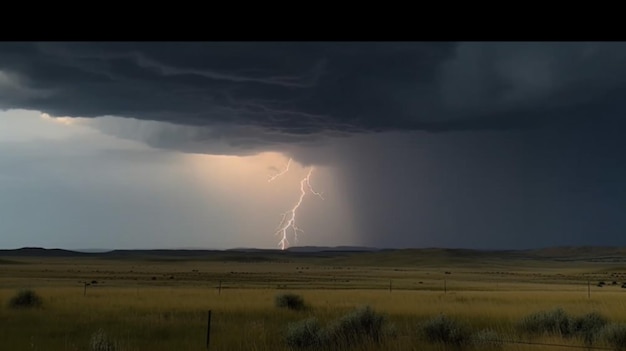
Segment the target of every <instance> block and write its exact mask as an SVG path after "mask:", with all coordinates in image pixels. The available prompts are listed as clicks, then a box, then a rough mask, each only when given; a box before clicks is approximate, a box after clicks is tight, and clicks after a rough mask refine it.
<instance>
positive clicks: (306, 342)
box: [287, 317, 324, 349]
mask: <svg viewBox="0 0 626 351" xmlns="http://www.w3.org/2000/svg"><path fill="white" fill-rule="evenodd" d="M323 345H324V340H323V335H322V328H321V327H320V325H319V322H318V321H317V319H316V318H315V317H313V318H309V319H305V320H303V321H300V322H296V323H290V324H289V326H288V327H287V346H289V347H291V348H300V349H302V348H313V349H317V348H320V347H322V346H323Z"/></svg>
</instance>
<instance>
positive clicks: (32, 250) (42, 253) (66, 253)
mask: <svg viewBox="0 0 626 351" xmlns="http://www.w3.org/2000/svg"><path fill="white" fill-rule="evenodd" d="M85 255H88V254H87V253H83V252H76V251H70V250H63V249H44V248H41V247H23V248H21V249H15V250H0V256H6V257H20V256H21V257H76V256H85Z"/></svg>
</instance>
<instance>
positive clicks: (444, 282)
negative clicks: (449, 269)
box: [443, 279, 448, 294]
mask: <svg viewBox="0 0 626 351" xmlns="http://www.w3.org/2000/svg"><path fill="white" fill-rule="evenodd" d="M443 293H444V294H447V293H448V287H447V286H446V280H445V279H444V280H443Z"/></svg>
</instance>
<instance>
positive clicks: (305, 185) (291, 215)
mask: <svg viewBox="0 0 626 351" xmlns="http://www.w3.org/2000/svg"><path fill="white" fill-rule="evenodd" d="M290 164H291V159H289V162H287V167H285V169H284V170H283V171H282V172H279V173H277V174H275V175H274V176H272V177H270V179H269V181H270V182H271V181H273V180H274V179H276V178H278V177H280V176H281V175H283V174H285V173H287V171H288V170H289V165H290ZM311 173H313V167H311V168H310V169H309V172H308V173H307V175H306V177H304V178H303V179H302V180H301V181H300V197H299V198H298V202H296V204H295V205H294V206H293V207H292V208H291V210H289V211H287V212H285V213H283V214H282V219H281V221H280V223H279V224H278V227H277V228H276V232H275V235H278V236H280V237H281V239H280V241H279V242H278V246H280V248H281V250H284V249H286V248H287V247H289V240H288V239H287V235H288V233H289V232H291V231H293V236H294V241H295V242H296V243H297V242H298V233H304V230H302V229H300V228H298V226H297V225H296V214H297V212H298V208H300V205H302V201H303V200H304V197H305V196H306V194H307V190H308V191H309V192H310V193H311V194H313V195H315V196H317V197H319V198H320V199H322V200H323V199H324V197H322V194H321V193H318V192H317V191H315V190H314V189H313V187H312V186H311Z"/></svg>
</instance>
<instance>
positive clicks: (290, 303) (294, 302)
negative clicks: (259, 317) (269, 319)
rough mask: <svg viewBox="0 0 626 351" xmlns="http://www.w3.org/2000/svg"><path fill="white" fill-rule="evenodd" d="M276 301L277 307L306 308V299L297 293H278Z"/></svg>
mask: <svg viewBox="0 0 626 351" xmlns="http://www.w3.org/2000/svg"><path fill="white" fill-rule="evenodd" d="M274 302H275V304H276V307H280V308H287V309H290V310H304V309H305V308H306V305H305V304H304V299H303V298H302V297H301V296H300V295H296V294H280V295H276V299H275V301H274Z"/></svg>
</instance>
